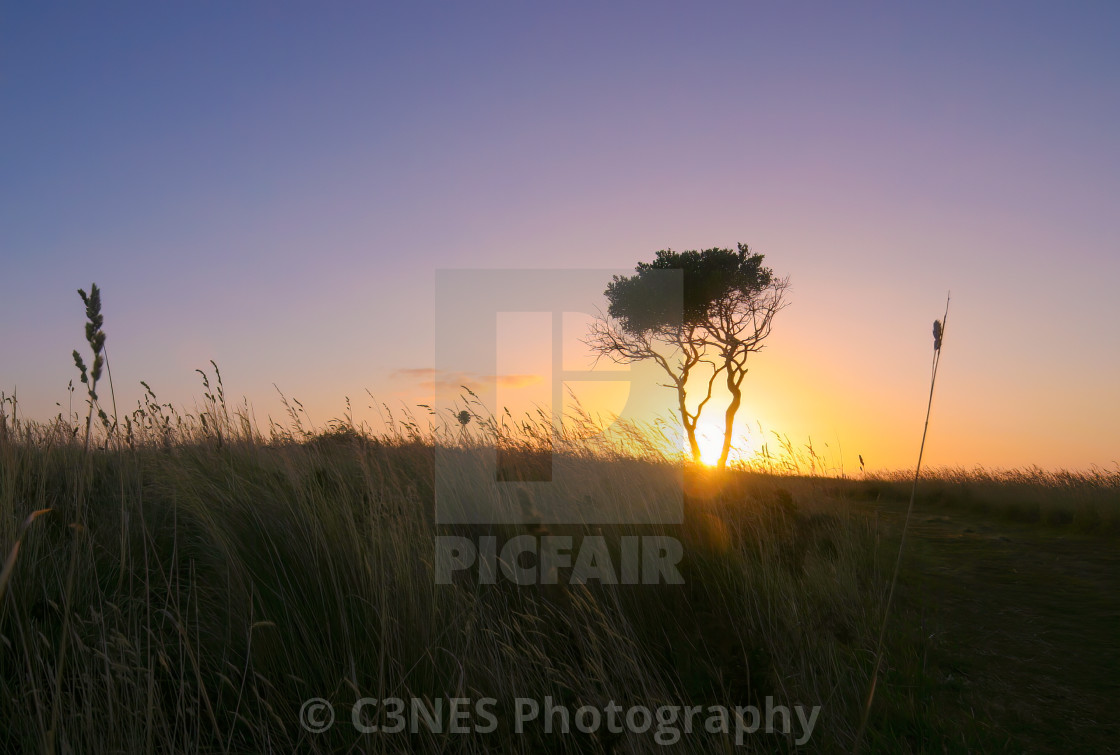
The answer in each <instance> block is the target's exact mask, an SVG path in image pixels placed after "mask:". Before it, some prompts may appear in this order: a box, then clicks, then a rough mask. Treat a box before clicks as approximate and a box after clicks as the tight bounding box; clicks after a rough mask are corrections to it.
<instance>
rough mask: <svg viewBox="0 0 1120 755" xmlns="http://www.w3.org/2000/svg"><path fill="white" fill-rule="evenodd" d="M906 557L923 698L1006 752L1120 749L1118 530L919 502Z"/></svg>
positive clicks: (907, 596)
mask: <svg viewBox="0 0 1120 755" xmlns="http://www.w3.org/2000/svg"><path fill="white" fill-rule="evenodd" d="M881 511H882V513H883V514H884V515H885V516H887V517H888V518H890V519H894V520H895V521H900V520H901V515H900V512H899V511H898V510H897V509H890V510H887V509H881ZM903 564H904V571H903V574H904V577H903V579H904V583H905V586H904V588H903V594H904V595H905V598H904V599H905V602H906V603H907V604H909V605H910V606H911V609H912V610H913V609H914V608H915V607H916V609H917V615H918V616H920V617H922V618H923V619H924V622H923V623H924V624H925V629H924V631H923V635H924V636H926V637H929V638H931V639H930V640H929V642H928V648H929V650H928V656H927V658H926V668H927V674H926V684H928V685H929V686H930V687H931V689H928V690H922V691H921V692H922V696H923V697H925V698H926V699H927V700H929V702H930V703H932V705H934V706H936V708H938V709H942V708H944V709H948V710H953V709H956V710H958V711H960V714H961V715H962V716H966V717H968V718H971V719H972V720H973V721H975V722H976V724H977V725H979V727H980V728H982V729H984V730H985V731H986V732H987V734H988V735H990V736H985V742H987V743H1001V742H1002V743H1003V744H1001V745H1000V747H1001V749H1005V750H1007V751H1018V752H1022V751H1027V752H1120V545H1118V544H1117V543H1116V541H1115V540H1113V539H1104V538H1093V537H1082V536H1073V535H1062V534H1059V533H1056V532H1054V531H1047V530H1045V529H1043V528H1039V527H1034V528H1030V527H1025V526H1016V525H1009V524H1003V523H994V522H985V521H982V520H979V519H976V518H974V517H971V516H968V515H961V514H958V513H957V512H944V513H940V512H939V513H931V512H930V511H928V510H926V511H922V510H920V509H916V510H915V512H914V516H913V518H912V519H911V529H910V534H909V536H908V541H907V552H906V555H905V556H904V561H903ZM892 618H893V617H892ZM919 631H922V630H919ZM962 744H963V745H964V746H965V747H967V748H968V749H972V746H971V743H969V742H968V741H967V738H966V741H965V742H964V743H962Z"/></svg>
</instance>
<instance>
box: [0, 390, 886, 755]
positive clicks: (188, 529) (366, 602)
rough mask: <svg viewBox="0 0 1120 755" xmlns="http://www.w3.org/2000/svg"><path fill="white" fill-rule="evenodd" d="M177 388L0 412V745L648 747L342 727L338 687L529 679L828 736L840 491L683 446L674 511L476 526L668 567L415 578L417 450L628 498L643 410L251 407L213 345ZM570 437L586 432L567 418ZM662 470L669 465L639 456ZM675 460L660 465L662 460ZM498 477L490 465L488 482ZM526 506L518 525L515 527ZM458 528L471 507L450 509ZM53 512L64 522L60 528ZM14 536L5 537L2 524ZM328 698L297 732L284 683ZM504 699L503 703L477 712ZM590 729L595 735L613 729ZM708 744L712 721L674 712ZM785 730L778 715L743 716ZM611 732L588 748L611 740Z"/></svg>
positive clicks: (420, 533) (840, 740)
mask: <svg viewBox="0 0 1120 755" xmlns="http://www.w3.org/2000/svg"><path fill="white" fill-rule="evenodd" d="M203 377H204V379H205V380H206V385H205V387H206V389H207V390H206V394H205V403H204V405H203V406H202V407H198V408H196V409H195V410H194V411H191V412H180V411H177V410H176V409H175V408H173V407H171V406H168V405H167V404H163V403H161V402H160V401H159V400H158V399H157V398H156V396H155V393H154V392H153V391H151V390H150V389H149V390H148V393H147V395H146V397H145V400H144V401H143V402H141V403H140V404H139V405H138V406H137V408H136V409H135V410H134V411H133V412H131V413H130V414H129V415H128V416H127V417H125V418H124V420H123V421H122V422H121V423H120V427H121V429H120V431H119V432H116V431H115V430H114V429H113V428H114V427H115V423H114V422H112V421H110V422H108V423H104V424H103V425H102V426H101V428H100V431H99V429H98V426H97V425H96V424H92V430H91V435H90V440H89V446H88V448H87V445H86V440H85V434H84V430H85V426H84V423H82V421H81V420H80V419H77V420H76V419H75V418H73V417H71V418H66V417H61V416H60V417H56V418H55V420H54V421H53V422H50V423H46V424H39V423H35V422H29V421H26V420H25V419H23V418H22V417H20V416H18V413H16V416H13V412H12V411H11V408H12V403H9V404H7V406H8V407H9V408H8V411H6V412H4V413H3V419H2V424H0V427H3V430H2V431H0V460H2V466H0V468H2V470H3V471H2V472H0V547H4V548H5V551H6V552H8V551H10V552H11V553H12V556H11V558H9V564H8V565H7V566H6V568H5V570H4V575H3V578H2V579H3V585H4V586H5V588H6V590H5V594H4V595H3V599H2V601H0V644H2V649H0V650H2V652H0V719H2V720H0V749H3V750H4V751H17V750H20V751H36V750H49V749H52V748H53V749H54V750H55V751H58V752H101V751H114V752H153V751H206V752H233V751H239V752H240V751H282V752H288V751H294V750H297V749H298V750H301V751H318V752H329V751H337V750H339V749H347V748H351V747H358V748H360V749H362V750H366V751H377V752H398V751H399V752H404V751H433V752H434V751H446V750H451V751H456V752H474V751H478V752H482V751H520V752H531V751H532V752H536V751H554V752H588V751H603V752H607V751H616V750H618V751H630V752H642V751H661V749H662V748H661V747H660V746H659V745H656V744H654V743H653V741H652V739H651V738H650V737H648V736H645V737H642V736H638V735H620V736H619V737H615V738H614V739H611V738H610V737H602V738H596V737H590V736H587V735H583V739H582V740H581V739H580V738H579V737H576V738H558V737H550V736H547V735H544V734H543V732H542V731H539V730H538V731H529V732H528V733H526V734H525V735H523V736H517V735H514V734H513V733H512V732H511V731H510V729H509V725H508V724H509V721H508V718H509V716H499V719H500V721H501V724H502V725H501V726H500V727H499V729H498V731H497V732H494V733H493V734H489V735H472V736H470V737H466V738H464V737H450V738H449V736H448V735H447V734H432V733H428V732H426V731H424V730H423V729H422V730H421V731H420V732H419V733H417V734H408V735H399V736H387V735H381V736H380V737H377V736H363V735H359V734H358V733H357V732H356V731H355V730H354V729H353V727H352V726H350V725H349V723H348V722H347V721H346V720H345V716H346V711H347V710H348V706H349V705H350V704H352V703H353V702H354V700H356V699H357V698H359V697H363V696H369V697H376V698H385V697H391V696H397V697H421V698H426V699H430V700H435V699H437V698H448V697H481V696H488V697H494V698H497V699H498V700H499V704H498V706H497V710H498V711H509V710H512V701H513V699H514V698H516V697H532V698H535V699H538V700H540V699H543V697H544V696H545V695H551V696H552V697H554V698H555V699H556V700H558V701H566V702H569V703H570V704H571V705H572V707H573V708H574V707H578V705H582V704H593V705H599V706H603V705H605V704H606V703H607V702H608V701H609V700H611V699H614V700H616V701H618V702H619V703H620V704H623V705H626V704H637V703H641V704H645V705H649V706H651V707H652V706H655V705H658V704H669V703H679V704H690V705H700V704H705V703H707V704H722V705H735V704H739V705H743V704H748V703H749V702H756V703H761V701H762V699H763V698H765V696H767V695H771V696H775V697H776V698H778V699H779V700H781V701H785V702H788V703H791V704H792V703H793V702H803V703H806V704H809V705H815V704H824V705H825V710H824V712H823V713H822V720H821V721H820V723H819V724H818V727H817V734H816V735H815V736H816V737H818V738H819V740H820V743H821V744H822V745H827V743H832V745H833V746H835V747H838V748H842V747H844V746H845V744H846V742H847V740H848V739H850V736H851V734H850V732H851V728H852V727H851V720H852V718H853V716H854V715H855V712H856V708H857V707H858V704H857V703H856V702H855V701H856V700H857V698H858V694H857V692H858V689H859V687H860V686H861V685H863V684H864V683H865V682H866V679H864V678H863V677H862V676H861V674H860V672H859V671H858V665H859V664H857V663H855V660H856V658H857V656H859V654H861V653H865V652H866V651H867V647H868V645H869V643H870V641H871V637H872V634H873V632H872V628H871V627H869V626H868V620H867V617H869V616H873V615H875V613H876V611H875V606H876V604H877V602H878V601H879V600H880V590H878V589H876V588H872V589H868V588H869V586H873V585H877V584H880V583H881V581H882V575H881V574H880V573H879V572H878V570H877V569H876V567H875V562H874V551H875V547H874V545H875V537H876V533H875V532H874V530H873V528H872V527H871V526H870V525H869V523H868V520H866V519H864V518H862V517H857V516H853V515H851V514H850V513H848V512H847V511H845V509H844V507H843V506H842V505H840V506H831V507H830V506H829V505H828V502H827V501H826V500H823V499H822V500H816V499H814V497H813V496H805V497H804V498H802V495H801V494H800V493H799V494H797V495H794V494H793V493H791V492H790V491H789V490H788V489H786V488H785V487H783V486H782V485H781V484H779V483H777V482H774V481H772V480H770V481H768V480H765V479H763V478H758V477H756V476H752V475H746V474H739V475H735V474H729V475H724V476H717V475H714V474H713V473H708V472H705V471H703V470H692V471H690V472H689V475H688V479H687V485H686V487H687V489H688V495H687V496H686V499H685V512H684V521H683V523H658V522H653V523H650V524H646V525H594V524H579V523H577V524H572V525H565V526H557V525H547V524H545V525H543V526H542V525H540V524H532V523H530V524H526V525H520V526H511V525H504V526H500V527H498V526H495V527H494V528H493V530H494V531H496V532H497V533H498V534H504V535H510V534H514V533H516V532H518V531H538V532H539V531H546V530H545V528H547V531H551V532H554V533H561V532H562V533H565V534H572V535H573V536H574V537H575V538H576V539H577V542H578V540H579V538H581V537H583V536H586V535H587V534H592V533H594V534H604V535H606V536H607V537H608V540H609V541H610V542H617V538H618V537H620V536H621V535H623V534H650V533H665V534H671V535H673V536H676V537H679V538H681V540H682V541H683V543H684V545H685V549H686V560H685V562H684V563H683V568H684V570H685V577H686V583H685V584H684V585H679V586H677V585H672V586H671V585H664V584H662V585H657V586H652V585H629V586H611V585H601V584H597V583H594V582H593V583H591V584H588V585H578V586H563V585H541V586H538V587H519V586H514V585H510V584H502V583H499V584H495V585H480V584H477V581H476V580H471V579H467V580H463V581H461V582H457V583H456V584H454V585H442V586H441V585H436V584H435V580H434V578H433V572H432V559H433V537H434V535H435V534H437V533H440V532H449V531H454V530H455V528H449V527H447V526H437V525H436V524H435V522H434V518H433V506H434V500H433V489H434V484H435V462H434V460H435V454H436V451H437V448H438V449H443V450H445V451H453V452H456V453H460V454H462V458H463V461H462V462H461V467H459V468H455V467H453V468H452V471H453V472H455V471H461V472H462V473H463V475H464V479H469V477H470V475H471V474H473V471H471V465H472V464H473V462H472V461H471V453H473V452H477V451H480V450H485V449H487V448H490V449H493V448H498V449H503V450H506V451H510V452H516V453H511V454H510V455H508V456H507V457H505V462H504V463H505V464H506V465H507V467H508V469H507V472H508V474H509V475H510V479H511V480H515V479H521V478H520V477H519V475H522V474H527V475H528V476H527V478H526V479H532V468H533V466H534V465H539V464H542V463H546V462H547V460H549V459H556V458H559V459H569V460H571V463H576V464H580V465H582V466H581V470H582V476H581V479H582V481H583V485H584V486H585V488H586V491H585V494H587V495H592V496H596V497H598V499H599V500H600V501H601V502H602V504H603V505H615V506H620V505H631V506H637V505H638V504H639V503H640V502H641V500H643V499H645V498H646V497H648V496H650V495H656V494H657V489H658V486H671V485H673V484H676V485H679V484H680V478H679V475H680V471H681V468H680V466H679V465H677V464H676V462H674V461H672V460H670V459H666V458H664V457H663V456H662V455H661V452H659V451H658V450H657V449H658V448H659V447H660V446H661V444H660V443H659V442H653V440H651V439H649V438H646V439H645V441H644V442H643V440H642V438H643V437H644V436H643V432H660V431H659V430H657V429H653V430H645V431H643V430H642V429H640V428H635V427H630V428H625V427H624V428H622V431H621V435H622V436H623V437H619V438H615V439H614V440H613V441H612V440H609V439H604V438H603V437H602V436H598V435H593V434H592V433H591V432H590V431H591V429H592V428H591V426H590V425H589V424H587V423H590V422H591V420H590V418H588V417H586V416H585V417H583V419H582V420H581V421H582V422H583V423H584V424H583V425H582V426H578V424H576V423H574V424H573V426H572V430H571V432H570V433H569V434H561V435H560V436H556V437H554V436H553V435H552V434H550V433H549V432H548V429H549V425H548V424H546V423H545V421H544V417H543V416H542V417H539V418H538V421H533V420H532V419H531V418H525V419H523V420H521V421H520V422H518V423H514V422H513V421H512V418H510V417H507V418H506V421H505V422H504V423H503V422H502V421H500V420H498V419H495V418H494V417H493V416H490V415H488V414H486V413H484V412H483V410H482V408H481V407H480V406H479V405H477V404H476V403H471V401H472V400H471V399H470V397H467V400H468V409H469V410H470V411H472V412H473V413H474V417H475V421H474V422H473V423H472V426H471V429H470V431H469V432H465V433H461V432H459V430H460V427H459V426H458V423H456V424H454V425H453V424H451V423H450V422H447V423H444V422H442V420H441V419H440V418H439V417H438V415H436V414H430V415H428V416H427V417H426V418H425V420H426V422H427V426H426V427H423V428H422V427H421V425H420V420H418V419H417V418H416V417H414V416H411V415H409V416H404V417H399V416H398V417H395V418H393V419H392V422H391V423H390V425H389V430H388V431H386V432H383V433H380V434H374V433H372V432H370V431H369V430H368V428H361V427H357V426H355V425H354V423H353V422H352V421H351V420H350V419H348V417H344V418H343V419H340V420H337V421H335V422H332V423H330V425H329V426H328V427H327V428H325V429H322V430H320V431H318V432H316V431H313V430H311V429H309V428H308V427H307V425H306V424H305V422H304V421H303V417H302V415H301V413H300V411H299V406H298V404H296V403H291V404H290V406H291V407H292V409H293V411H292V416H291V423H290V424H289V425H287V426H284V427H281V426H278V425H275V424H274V425H272V426H271V427H270V428H269V430H268V432H266V433H262V432H261V431H260V430H258V429H257V428H256V427H254V426H253V424H252V423H251V422H250V421H249V419H248V416H247V412H246V411H244V410H240V409H231V408H230V407H229V406H227V404H226V402H225V397H224V394H223V392H222V390H221V388H220V385H221V383H220V374H218V373H217V372H216V370H215V375H214V377H213V378H211V377H210V376H209V375H207V374H206V373H204V374H203ZM588 437H592V438H593V439H592V440H590V441H588V440H586V439H587V438H588ZM662 470H667V471H668V472H670V474H663V473H662ZM674 470H676V471H674ZM511 484H513V485H515V486H516V485H517V483H515V482H514V483H511ZM534 528H536V529H534ZM470 531H471V532H474V533H477V531H478V529H477V527H475V528H474V529H471V530H470ZM75 533H80V535H81V536H80V537H78V536H76V534H75ZM17 548H18V550H17ZM310 697H324V698H327V699H329V700H331V701H333V702H335V703H336V704H337V706H338V710H339V711H340V719H341V720H340V723H338V724H336V726H335V727H334V728H333V729H331V730H330V731H329V732H327V733H324V734H319V735H312V734H310V733H308V732H306V731H304V730H303V729H302V728H301V727H300V725H299V722H298V713H299V708H300V705H301V703H302V701H303V700H305V699H307V698H310ZM503 719H504V720H503ZM616 740H617V741H616ZM687 743H688V746H689V747H690V748H692V750H693V751H713V752H714V751H722V750H723V749H724V747H725V746H726V742H725V741H723V740H721V738H720V737H719V736H717V735H707V734H700V735H693V736H692V737H689V738H688V739H687ZM760 743H761V744H760V746H763V747H764V748H765V749H771V748H775V747H776V748H778V749H784V748H792V740H791V738H789V737H782V736H780V735H771V736H769V737H765V738H764V739H762V740H760ZM612 748H613V749H612Z"/></svg>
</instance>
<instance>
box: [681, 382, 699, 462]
mask: <svg viewBox="0 0 1120 755" xmlns="http://www.w3.org/2000/svg"><path fill="white" fill-rule="evenodd" d="M677 401H678V402H679V404H680V410H681V424H682V425H684V432H685V435H687V436H688V448H689V450H690V451H691V452H692V460H693V461H694V462H696V463H697V464H699V463H700V444H699V443H697V442H696V420H692V421H689V418H688V407H687V406H686V405H685V390H684V386H683V385H682V386H681V387H680V388H678V389H677Z"/></svg>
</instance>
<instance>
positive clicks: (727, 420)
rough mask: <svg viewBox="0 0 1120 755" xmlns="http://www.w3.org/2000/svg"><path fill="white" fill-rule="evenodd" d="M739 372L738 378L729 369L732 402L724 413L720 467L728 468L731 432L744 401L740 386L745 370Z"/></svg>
mask: <svg viewBox="0 0 1120 755" xmlns="http://www.w3.org/2000/svg"><path fill="white" fill-rule="evenodd" d="M739 374H740V377H739V378H738V379H736V378H735V375H734V373H733V371H732V370H731V369H728V371H727V390H728V391H730V392H731V403H730V404H728V405H727V411H726V412H725V413H724V424H723V448H722V449H721V450H720V453H719V462H718V464H717V465H716V466H717V467H718V468H719V469H726V468H727V457H728V456H730V455H731V433H732V429H733V427H734V425H735V414H736V413H737V412H738V411H739V405H740V404H742V403H743V391H742V390H740V388H739V386H740V384H741V383H742V380H743V378H742V375H743V374H745V371H743V372H741V373H739Z"/></svg>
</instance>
